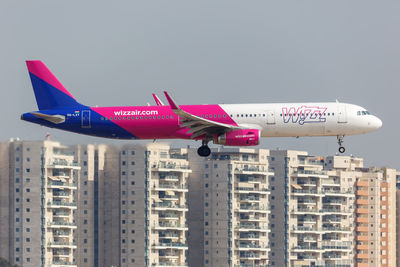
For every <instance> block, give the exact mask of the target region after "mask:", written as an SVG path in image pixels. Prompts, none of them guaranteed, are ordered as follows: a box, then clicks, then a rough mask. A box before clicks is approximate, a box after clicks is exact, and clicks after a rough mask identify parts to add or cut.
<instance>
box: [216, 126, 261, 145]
mask: <svg viewBox="0 0 400 267" xmlns="http://www.w3.org/2000/svg"><path fill="white" fill-rule="evenodd" d="M213 142H214V144H220V145H225V146H256V145H258V144H259V143H260V130H258V129H244V130H235V131H230V132H225V133H223V134H219V135H217V134H216V135H215V136H214V140H213Z"/></svg>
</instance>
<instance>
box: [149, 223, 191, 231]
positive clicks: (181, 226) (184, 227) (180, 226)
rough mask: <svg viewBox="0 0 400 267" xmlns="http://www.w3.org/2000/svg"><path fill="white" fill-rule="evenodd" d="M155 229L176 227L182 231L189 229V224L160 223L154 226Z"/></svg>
mask: <svg viewBox="0 0 400 267" xmlns="http://www.w3.org/2000/svg"><path fill="white" fill-rule="evenodd" d="M153 229H154V230H167V229H175V230H180V231H185V230H188V226H187V224H180V223H169V222H164V223H161V222H160V223H159V224H157V225H155V226H154V227H153Z"/></svg>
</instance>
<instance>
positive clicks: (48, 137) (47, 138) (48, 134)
mask: <svg viewBox="0 0 400 267" xmlns="http://www.w3.org/2000/svg"><path fill="white" fill-rule="evenodd" d="M50 137H51V136H50V133H49V132H47V133H46V138H45V140H46V141H50V140H51V138H50Z"/></svg>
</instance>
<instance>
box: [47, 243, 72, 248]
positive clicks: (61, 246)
mask: <svg viewBox="0 0 400 267" xmlns="http://www.w3.org/2000/svg"><path fill="white" fill-rule="evenodd" d="M47 246H48V247H51V248H64V247H68V248H76V243H75V242H48V243H47Z"/></svg>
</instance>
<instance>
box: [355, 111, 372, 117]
mask: <svg viewBox="0 0 400 267" xmlns="http://www.w3.org/2000/svg"><path fill="white" fill-rule="evenodd" d="M370 114H371V113H369V111H368V110H362V111H357V116H364V115H370Z"/></svg>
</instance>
